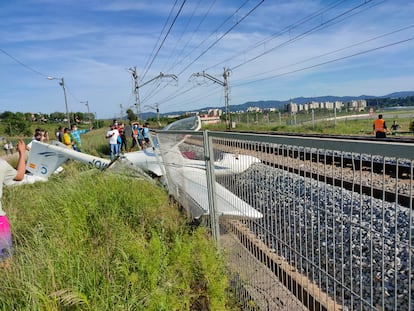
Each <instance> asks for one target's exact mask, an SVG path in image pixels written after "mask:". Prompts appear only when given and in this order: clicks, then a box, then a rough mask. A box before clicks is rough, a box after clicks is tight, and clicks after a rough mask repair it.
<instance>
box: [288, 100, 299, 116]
mask: <svg viewBox="0 0 414 311" xmlns="http://www.w3.org/2000/svg"><path fill="white" fill-rule="evenodd" d="M286 111H287V112H289V113H297V112H298V104H295V103H293V102H290V103H289V104H287V105H286Z"/></svg>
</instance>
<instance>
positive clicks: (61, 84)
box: [47, 77, 70, 129]
mask: <svg viewBox="0 0 414 311" xmlns="http://www.w3.org/2000/svg"><path fill="white" fill-rule="evenodd" d="M47 79H48V80H59V84H60V86H61V87H62V88H63V96H64V97H65V108H66V119H67V121H68V128H69V129H70V116H69V109H68V98H67V96H66V87H65V80H64V79H63V78H55V77H47Z"/></svg>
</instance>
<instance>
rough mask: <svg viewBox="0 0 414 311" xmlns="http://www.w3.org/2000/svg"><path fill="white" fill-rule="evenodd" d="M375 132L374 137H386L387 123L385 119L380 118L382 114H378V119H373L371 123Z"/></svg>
mask: <svg viewBox="0 0 414 311" xmlns="http://www.w3.org/2000/svg"><path fill="white" fill-rule="evenodd" d="M372 127H373V129H374V133H375V137H376V138H386V137H387V132H388V129H387V124H386V123H385V120H384V119H383V118H382V114H380V115H378V119H376V120H375V121H374V124H373V125H372Z"/></svg>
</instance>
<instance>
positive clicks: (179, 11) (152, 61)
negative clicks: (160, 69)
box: [141, 0, 187, 81]
mask: <svg viewBox="0 0 414 311" xmlns="http://www.w3.org/2000/svg"><path fill="white" fill-rule="evenodd" d="M186 1H187V0H183V3H182V4H181V7H180V9H179V10H178V12H177V14H176V15H175V18H174V20H173V22H172V23H171V26H170V28H169V29H168V31H167V33H166V34H165V36H164V39H163V40H162V42H161V44H160V46H159V48H158V50H157V52H156V53H155V55H154V56H153V58H152V60H151V62H150V64H149V65H148V67H147V70H146V71H145V72H144V74H143V76H142V78H141V81H142V80H143V78H144V77H145V75H146V74H147V72H148V70H149V69H150V68H151V66H152V64H153V63H154V61H155V58H156V57H157V55H158V53H159V52H160V50H161V48H162V46H163V45H164V42H165V40H166V39H167V37H168V35H169V34H170V31H171V29H172V27H173V26H174V24H175V22H176V21H177V18H178V16H179V15H180V13H181V11H182V9H183V7H184V4H185V3H186Z"/></svg>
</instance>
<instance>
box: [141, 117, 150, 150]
mask: <svg viewBox="0 0 414 311" xmlns="http://www.w3.org/2000/svg"><path fill="white" fill-rule="evenodd" d="M148 126H149V123H148V122H146V123H145V124H144V127H143V128H142V136H143V137H144V140H145V143H146V145H147V147H151V142H150V140H149V128H148Z"/></svg>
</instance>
